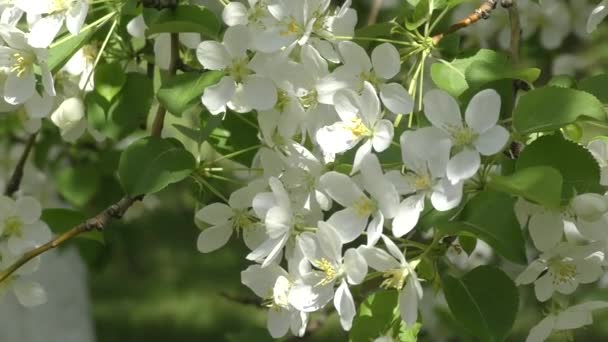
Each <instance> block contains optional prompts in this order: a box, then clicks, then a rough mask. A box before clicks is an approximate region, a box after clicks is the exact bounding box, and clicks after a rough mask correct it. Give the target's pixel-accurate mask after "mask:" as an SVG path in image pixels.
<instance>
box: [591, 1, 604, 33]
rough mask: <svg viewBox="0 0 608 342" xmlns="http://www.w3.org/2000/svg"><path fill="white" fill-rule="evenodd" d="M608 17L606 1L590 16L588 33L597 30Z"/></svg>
mask: <svg viewBox="0 0 608 342" xmlns="http://www.w3.org/2000/svg"><path fill="white" fill-rule="evenodd" d="M606 16H608V1H606V0H604V1H602V3H600V4H599V5H597V7H595V8H594V9H593V11H592V12H591V14H590V15H589V19H588V20H587V33H591V32H593V31H595V30H596V29H597V26H598V25H599V24H600V23H601V22H602V21H603V20H604V19H605V18H606Z"/></svg>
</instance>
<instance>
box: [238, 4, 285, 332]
mask: <svg viewBox="0 0 608 342" xmlns="http://www.w3.org/2000/svg"><path fill="white" fill-rule="evenodd" d="M231 3H234V2H231ZM289 316H290V313H289V311H287V310H285V309H281V308H276V309H275V308H270V309H268V321H267V322H266V327H267V328H268V332H270V336H272V337H273V338H281V337H283V336H285V335H286V334H287V331H288V330H289V326H290V324H291V320H290V317H289Z"/></svg>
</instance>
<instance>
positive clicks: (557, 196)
mask: <svg viewBox="0 0 608 342" xmlns="http://www.w3.org/2000/svg"><path fill="white" fill-rule="evenodd" d="M562 182H563V179H562V175H561V174H560V173H559V171H557V170H556V169H554V168H552V167H547V166H535V167H529V168H525V169H521V170H518V171H516V172H515V173H514V174H512V175H509V176H494V177H492V179H491V180H490V183H489V186H490V188H491V189H494V190H497V191H502V192H506V193H509V194H512V195H516V196H521V197H523V198H525V199H527V200H529V201H532V202H536V203H538V204H541V205H543V206H545V207H547V208H559V206H560V203H561V197H562Z"/></svg>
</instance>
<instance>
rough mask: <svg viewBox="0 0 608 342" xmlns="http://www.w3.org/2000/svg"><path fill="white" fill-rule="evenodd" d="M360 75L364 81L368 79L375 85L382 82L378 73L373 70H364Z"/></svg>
mask: <svg viewBox="0 0 608 342" xmlns="http://www.w3.org/2000/svg"><path fill="white" fill-rule="evenodd" d="M359 77H360V78H361V80H362V81H367V82H369V83H371V84H372V85H374V86H377V85H378V84H379V83H380V80H379V79H378V76H376V74H375V73H374V72H373V71H369V72H367V71H366V72H363V73H361V75H359Z"/></svg>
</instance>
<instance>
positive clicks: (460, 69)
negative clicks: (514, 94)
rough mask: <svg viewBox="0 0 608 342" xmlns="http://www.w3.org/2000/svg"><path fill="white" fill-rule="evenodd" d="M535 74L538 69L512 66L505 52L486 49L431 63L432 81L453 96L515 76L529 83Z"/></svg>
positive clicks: (537, 74)
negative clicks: (450, 60)
mask: <svg viewBox="0 0 608 342" xmlns="http://www.w3.org/2000/svg"><path fill="white" fill-rule="evenodd" d="M539 76H540V70H539V69H534V68H528V69H522V68H515V67H513V64H512V63H511V62H510V60H509V58H508V57H507V56H506V55H505V54H502V53H498V52H495V51H492V50H487V49H481V50H479V51H478V52H477V53H476V54H474V55H472V56H469V57H465V58H457V59H454V60H453V61H452V62H443V63H435V64H433V65H431V78H432V79H433V82H435V84H436V85H437V87H439V88H441V89H443V90H445V91H446V92H448V93H449V94H450V95H452V96H454V97H459V96H460V95H461V94H462V93H464V92H465V91H466V90H467V89H469V88H479V87H481V86H482V85H484V84H486V83H489V82H493V81H498V80H502V79H519V80H523V81H526V82H528V83H532V82H534V81H536V79H538V77H539Z"/></svg>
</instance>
